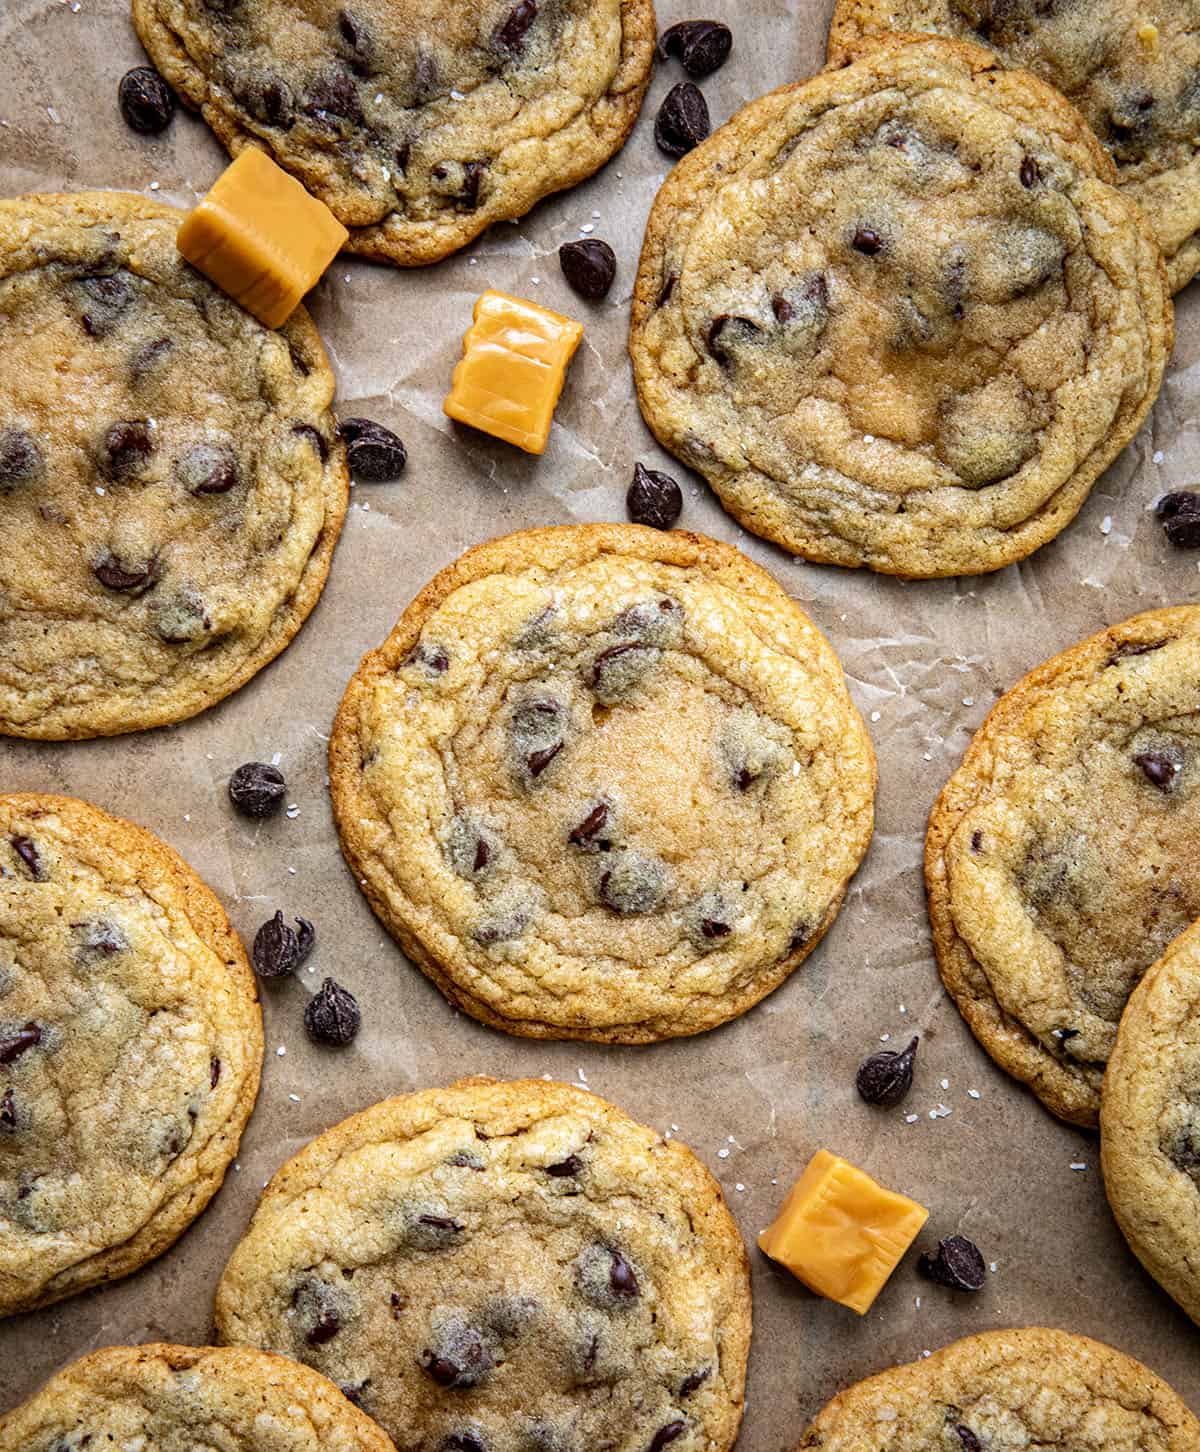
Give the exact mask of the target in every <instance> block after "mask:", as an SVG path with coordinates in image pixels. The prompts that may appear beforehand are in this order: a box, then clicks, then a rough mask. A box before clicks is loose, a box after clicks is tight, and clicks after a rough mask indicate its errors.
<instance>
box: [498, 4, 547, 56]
mask: <svg viewBox="0 0 1200 1452" xmlns="http://www.w3.org/2000/svg"><path fill="white" fill-rule="evenodd" d="M537 13H538V8H537V0H518V3H517V4H516V5H514V6H513V7H512V9H511V10H510V11H509V12H508V15H507V16H506V17H505V19H504V20H502V21H501V22H500V24H499V25H498V26H497V27H496V29H495V30H494V31H493V33H492V43H493V44H494V45H495V47H496V49H497V50H503V51H507V52H508V54H509V55H520V53H521V52H522V51H523V50H524V49H525V39H526V37H527V36H528V34H529V28H530V26H531V25H532V24H533V22H534V21H535V20H536V19H537Z"/></svg>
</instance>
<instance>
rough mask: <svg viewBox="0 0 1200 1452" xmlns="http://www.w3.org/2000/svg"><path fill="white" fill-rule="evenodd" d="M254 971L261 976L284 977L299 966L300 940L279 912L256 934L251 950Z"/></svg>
mask: <svg viewBox="0 0 1200 1452" xmlns="http://www.w3.org/2000/svg"><path fill="white" fill-rule="evenodd" d="M250 956H251V958H252V960H253V962H254V971H255V972H256V973H257V974H258V975H259V977H260V978H283V977H285V976H286V975H287V974H289V973H291V972H292V971H293V969H295V968H297V967H299V965H300V961H301V957H300V940H299V938H297V936H296V934H295V933H294V932H293V931H292V929H291V928H289V927H288V925H287V924H286V923H285V922H284V920H283V914H282V913H281V912H277V913H276V914H275V916H274V917H273V918H268V919H267V921H266V922H265V923H263V925H262V926H261V927H260V928H259V930H258V932H257V933H255V935H254V948H253V950H252V952H251V955H250Z"/></svg>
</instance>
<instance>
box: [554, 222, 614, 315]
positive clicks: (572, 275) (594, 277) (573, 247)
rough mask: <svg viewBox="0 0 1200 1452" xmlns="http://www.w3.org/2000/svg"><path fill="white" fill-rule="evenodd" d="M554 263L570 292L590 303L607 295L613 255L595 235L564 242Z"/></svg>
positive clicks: (611, 276)
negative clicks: (560, 269) (556, 262)
mask: <svg viewBox="0 0 1200 1452" xmlns="http://www.w3.org/2000/svg"><path fill="white" fill-rule="evenodd" d="M558 263H559V266H560V267H561V268H562V271H563V276H564V277H565V278H566V279H567V282H568V283H569V284H570V286H571V287H572V288H573V289H574V291H575V292H577V293H578V294H579V296H580V297H586V298H588V299H590V300H591V301H592V302H599V300H600V299H601V298H602V297H607V296H608V290H609V288H610V287H612V285H613V279H614V278H615V277H616V275H617V254H616V253H615V252H614V251H613V250H612V248H611V247H610V246H609V245H608V243H607V242H602V241H601V240H600V239H599V238H598V237H585V238H584V239H583V240H582V241H580V242H564V243H563V245H562V246H561V247H560V248H559V249H558Z"/></svg>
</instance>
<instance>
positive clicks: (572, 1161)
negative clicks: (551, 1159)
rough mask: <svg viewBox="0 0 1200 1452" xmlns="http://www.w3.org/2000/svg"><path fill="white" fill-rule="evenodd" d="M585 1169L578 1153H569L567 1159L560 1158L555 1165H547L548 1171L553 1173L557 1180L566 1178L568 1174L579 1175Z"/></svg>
mask: <svg viewBox="0 0 1200 1452" xmlns="http://www.w3.org/2000/svg"><path fill="white" fill-rule="evenodd" d="M581 1169H583V1161H582V1160H581V1159H580V1158H579V1156H578V1155H568V1156H567V1157H566V1159H565V1160H559V1161H558V1163H557V1164H555V1165H547V1166H546V1173H547V1174H548V1175H552V1176H553V1177H554V1179H556V1180H562V1179H565V1178H566V1177H567V1176H568V1175H577V1174H578V1173H579V1171H580V1170H581Z"/></svg>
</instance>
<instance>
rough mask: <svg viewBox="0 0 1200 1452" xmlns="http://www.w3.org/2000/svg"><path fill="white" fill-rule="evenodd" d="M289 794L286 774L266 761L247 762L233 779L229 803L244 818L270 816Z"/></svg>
mask: <svg viewBox="0 0 1200 1452" xmlns="http://www.w3.org/2000/svg"><path fill="white" fill-rule="evenodd" d="M286 795H287V782H285V781H284V779H283V772H281V771H280V770H279V768H278V767H277V766H271V765H269V764H268V763H267V762H265V761H247V762H246V763H245V764H244V765H242V766H239V767H238V769H237V770H236V771H235V772H234V773H233V775H232V776H231V777H230V778H229V800H230V801H231V802H232V803H233V805H234V806H235V807H236V808H237V809H238V811H239V812H241V814H242V816H244V817H269V816H270V815H271V814H272V812H277V811H278V810H279V808H280V807H281V806H282V805H283V799H284V797H285V796H286Z"/></svg>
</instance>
